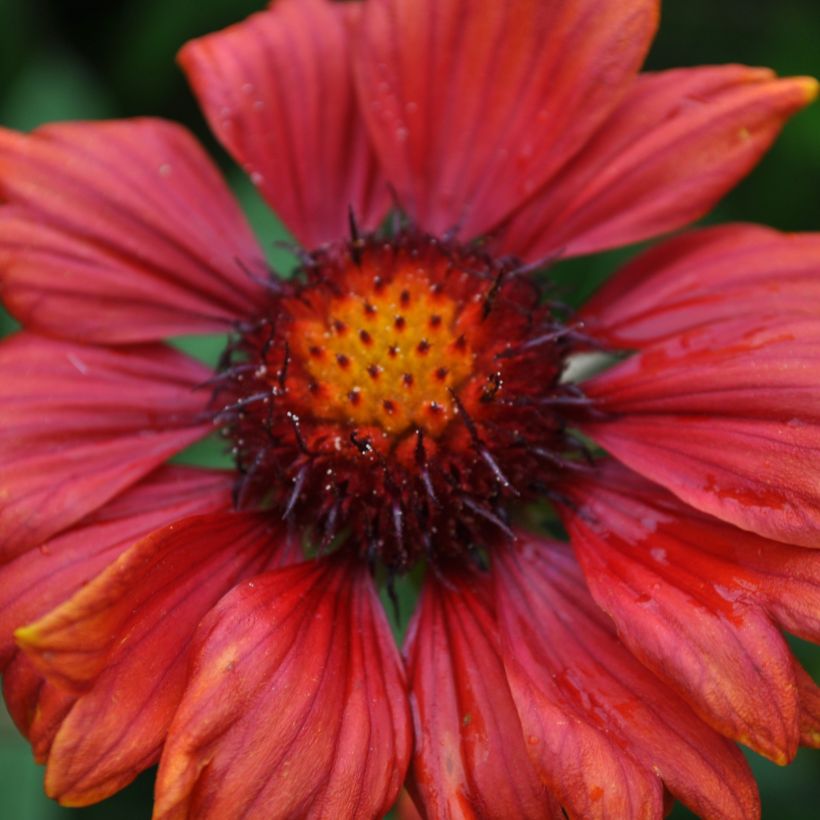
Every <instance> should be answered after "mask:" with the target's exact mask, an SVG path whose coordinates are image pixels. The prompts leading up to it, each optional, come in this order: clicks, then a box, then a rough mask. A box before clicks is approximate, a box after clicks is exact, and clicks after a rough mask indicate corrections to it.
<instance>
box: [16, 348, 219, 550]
mask: <svg viewBox="0 0 820 820" xmlns="http://www.w3.org/2000/svg"><path fill="white" fill-rule="evenodd" d="M209 375H210V371H209V370H208V368H206V367H205V366H204V365H202V364H200V363H199V362H196V361H194V360H193V359H190V358H189V357H187V356H184V355H183V354H182V353H179V352H177V351H175V350H172V349H171V348H168V347H165V346H164V345H159V344H156V345H144V346H136V347H128V348H121V349H118V350H113V349H104V348H99V347H92V346H87V345H80V344H73V343H70V342H61V341H56V340H52V339H47V338H45V337H40V336H36V335H34V334H32V333H26V332H23V333H18V334H17V335H15V336H11V337H9V338H7V339H5V340H3V341H2V342H0V464H2V465H3V467H2V474H1V475H0V498H2V499H3V504H2V508H0V530H2V532H3V540H2V543H0V561H7V560H9V559H11V558H13V557H14V556H16V555H19V554H20V553H22V552H25V551H26V550H27V549H30V548H31V547H32V546H34V545H36V544H38V543H42V542H43V541H45V540H46V539H47V538H50V537H51V536H53V535H55V534H56V533H58V532H60V531H61V530H63V529H65V528H66V527H69V526H71V525H72V524H74V523H76V522H77V521H79V520H81V519H82V518H84V517H85V516H86V515H88V514H90V513H92V512H93V511H94V510H95V509H97V508H98V507H100V506H102V505H103V504H104V503H105V502H106V501H108V500H109V499H111V498H113V497H114V496H116V495H117V494H118V493H120V492H121V491H122V490H124V489H125V488H126V487H129V486H130V485H132V484H134V483H135V482H136V481H138V480H139V479H140V478H142V477H143V476H144V475H147V474H148V473H149V472H151V470H153V469H154V468H155V467H157V466H158V465H159V464H161V463H162V462H163V461H165V460H166V459H167V458H168V457H170V456H172V455H174V454H175V453H177V452H179V451H180V450H182V449H184V448H185V447H187V446H188V445H189V444H191V443H193V442H194V441H196V440H197V439H199V438H202V437H203V436H204V435H206V434H207V433H208V432H210V430H211V427H212V426H211V424H210V423H206V421H205V419H204V418H203V414H204V411H205V407H206V404H207V401H208V398H209V395H208V391H197V392H194V388H195V387H196V386H197V385H198V384H200V383H202V382H203V381H204V380H205V379H207V378H208V377H209Z"/></svg>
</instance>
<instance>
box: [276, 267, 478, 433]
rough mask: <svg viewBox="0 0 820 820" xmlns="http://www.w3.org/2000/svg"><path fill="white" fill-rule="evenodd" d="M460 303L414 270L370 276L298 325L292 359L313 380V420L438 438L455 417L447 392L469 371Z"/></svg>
mask: <svg viewBox="0 0 820 820" xmlns="http://www.w3.org/2000/svg"><path fill="white" fill-rule="evenodd" d="M462 318H463V317H462V316H461V315H460V311H459V306H458V305H457V304H456V302H455V301H454V300H453V299H452V298H450V297H449V296H447V295H445V294H444V293H442V292H441V289H440V288H437V287H436V285H435V283H431V282H430V280H429V278H428V275H427V272H426V271H425V270H424V269H423V268H418V266H415V267H414V266H412V265H410V264H407V265H403V266H401V267H400V268H399V270H397V271H395V272H394V277H393V279H392V281H390V282H385V281H384V279H382V278H380V277H379V276H378V275H375V276H373V277H372V278H371V280H370V281H367V282H366V283H365V286H364V287H363V288H361V290H357V291H356V292H351V293H348V294H345V295H343V296H339V297H336V298H333V299H331V300H330V301H329V302H328V304H327V312H326V314H325V315H324V316H317V317H314V318H308V319H304V320H302V321H301V322H298V323H297V324H296V326H295V327H294V329H293V330H292V331H291V333H290V337H291V339H292V342H291V344H292V347H293V350H294V354H295V355H297V356H299V357H301V359H302V360H303V361H304V363H305V369H306V371H307V372H308V373H309V374H310V376H311V378H312V379H313V380H314V384H315V388H314V392H313V398H312V400H311V402H310V407H309V410H310V413H311V414H312V416H313V417H314V418H317V419H327V420H336V421H339V422H347V423H350V424H353V425H378V426H379V427H381V428H382V429H383V430H385V431H386V432H388V433H393V434H397V433H401V432H403V431H405V430H408V429H409V428H411V427H412V428H415V429H419V430H423V431H424V432H426V433H428V434H430V435H433V436H435V435H437V434H439V433H440V432H441V431H442V430H443V429H444V428H445V427H446V426H447V424H448V423H449V422H450V421H451V420H452V418H453V416H454V415H455V413H456V405H455V403H454V400H453V393H454V392H455V391H457V390H458V389H459V387H461V385H462V384H463V383H464V381H465V380H466V379H467V378H468V377H469V376H470V375H471V373H472V370H473V359H474V355H473V352H472V350H471V349H470V345H469V343H468V342H467V339H466V336H465V335H464V334H463V333H462V332H461V328H460V320H461V319H462Z"/></svg>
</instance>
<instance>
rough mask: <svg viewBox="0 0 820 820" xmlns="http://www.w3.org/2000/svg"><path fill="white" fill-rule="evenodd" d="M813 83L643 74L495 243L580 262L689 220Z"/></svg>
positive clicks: (744, 73) (692, 72)
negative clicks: (586, 256)
mask: <svg viewBox="0 0 820 820" xmlns="http://www.w3.org/2000/svg"><path fill="white" fill-rule="evenodd" d="M814 85H815V84H814V83H813V81H812V80H810V79H808V78H805V77H796V78H788V79H777V78H776V77H775V76H774V74H772V72H771V71H768V70H767V69H758V68H747V67H745V66H736V65H727V66H717V67H703V68H686V69H675V70H672V71H664V72H660V73H658V74H643V75H641V76H640V77H639V78H638V80H637V82H636V83H635V84H634V85H633V87H632V88H631V90H630V92H629V93H628V94H627V96H626V97H625V99H624V100H623V102H622V103H621V104H620V106H619V107H618V108H617V109H616V110H615V111H614V112H613V113H612V115H611V116H610V117H609V118H608V119H607V120H606V121H605V122H604V123H603V124H602V126H601V128H600V129H599V131H598V132H597V133H596V135H595V136H594V137H593V139H592V140H591V141H590V142H589V143H587V144H586V145H585V146H584V148H583V149H582V150H581V151H580V152H579V154H578V155H577V157H576V158H575V159H574V160H573V162H572V163H570V164H569V165H568V166H567V167H566V169H565V170H564V171H563V172H562V173H561V174H560V175H558V176H557V177H556V178H555V179H554V180H552V181H550V183H549V184H548V185H546V186H544V188H543V189H542V190H541V191H539V192H538V193H537V194H536V195H535V196H533V197H532V199H531V200H530V201H529V202H528V203H527V204H526V205H525V206H524V207H523V208H521V210H520V211H519V212H518V213H516V214H515V215H514V216H513V217H512V218H511V219H510V220H509V222H508V223H507V224H506V225H505V226H504V227H503V229H502V230H501V232H500V235H499V237H498V240H497V242H496V245H497V246H498V247H499V248H500V249H502V250H504V251H506V252H507V253H515V254H516V255H518V256H520V257H522V258H524V259H527V260H537V259H542V258H545V257H550V256H553V255H556V254H560V255H562V256H576V255H579V254H585V253H592V252H595V251H600V250H604V249H606V248H612V247H618V246H622V245H627V244H630V243H633V242H637V241H639V240H642V239H647V238H649V237H651V236H657V235H658V234H661V233H665V232H668V231H672V230H674V229H676V228H680V227H682V226H683V225H686V224H688V223H690V222H693V221H694V220H695V219H698V218H699V217H701V216H702V215H703V214H705V213H706V212H707V211H708V210H709V209H710V208H711V207H712V206H713V205H714V204H715V202H717V200H718V199H719V198H720V197H721V196H723V194H725V193H726V192H727V191H728V190H729V189H730V188H732V187H733V186H734V185H735V184H736V183H737V182H738V181H739V180H740V179H742V178H743V177H744V176H746V174H747V173H748V172H749V171H750V170H751V169H752V168H753V167H754V166H755V165H756V164H757V162H758V161H759V160H760V158H761V157H762V156H763V154H764V153H765V152H766V150H767V149H768V148H769V146H770V145H771V144H772V142H773V141H774V139H775V138H776V137H777V135H778V134H779V133H780V129H781V128H782V127H783V125H784V123H785V122H786V121H787V120H788V118H789V117H791V116H792V115H793V114H795V113H796V112H797V111H799V110H800V109H801V108H803V107H804V106H806V105H807V104H808V103H809V102H811V100H812V99H813V92H812V89H813V88H814Z"/></svg>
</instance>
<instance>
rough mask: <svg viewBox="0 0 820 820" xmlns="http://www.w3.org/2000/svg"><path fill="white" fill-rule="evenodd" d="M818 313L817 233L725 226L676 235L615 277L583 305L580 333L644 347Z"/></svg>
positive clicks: (819, 262) (819, 250)
mask: <svg viewBox="0 0 820 820" xmlns="http://www.w3.org/2000/svg"><path fill="white" fill-rule="evenodd" d="M819 313H820V234H784V233H780V232H779V231H775V230H772V229H771V228H764V227H761V226H758V225H724V226H720V227H716V228H705V229H704V230H699V231H692V232H690V233H686V234H683V235H682V236H677V237H674V238H673V239H670V240H668V241H666V242H662V243H661V244H660V245H657V246H655V247H654V248H651V249H650V250H649V251H647V252H646V253H643V254H641V255H640V256H639V257H638V258H637V259H635V260H634V261H633V262H631V263H630V264H628V265H627V266H626V267H625V268H623V269H622V270H621V271H619V272H618V273H616V274H615V275H614V276H613V277H612V278H611V279H610V280H609V281H608V282H607V283H606V284H605V285H604V287H602V288H601V289H600V290H599V291H598V292H597V293H596V294H595V295H594V296H593V298H592V299H591V300H590V301H589V302H588V303H587V304H586V305H585V306H584V308H583V311H582V313H581V318H582V320H583V321H584V330H585V332H587V333H589V334H591V335H593V336H595V337H596V338H598V339H600V340H601V341H603V342H605V343H607V344H610V345H614V346H615V347H625V348H632V349H637V348H642V347H646V346H648V345H649V344H652V343H654V342H658V341H661V340H663V339H667V338H669V337H671V336H677V335H678V334H680V333H683V332H686V331H689V330H692V329H694V328H697V327H700V326H704V325H713V326H716V325H718V324H719V323H720V322H723V321H726V320H729V319H733V318H735V317H737V316H738V315H742V316H744V317H746V318H747V319H748V320H749V321H751V319H752V317H755V316H756V317H760V318H767V317H773V316H778V317H781V318H785V317H789V318H809V317H813V316H817V315H818V314H819Z"/></svg>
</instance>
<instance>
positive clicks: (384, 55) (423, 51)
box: [356, 0, 657, 238]
mask: <svg viewBox="0 0 820 820" xmlns="http://www.w3.org/2000/svg"><path fill="white" fill-rule="evenodd" d="M656 22H657V3H655V2H654V0H623V1H622V2H619V3H601V2H599V0H555V2H550V3H544V2H543V1H542V0H519V1H518V2H516V3H509V2H502V3H499V2H497V0H469V2H468V0H416V1H415V2H405V1H404V0H383V1H382V2H372V3H366V4H365V8H364V14H363V27H362V32H361V34H360V38H361V39H360V40H358V41H357V46H358V47H357V49H356V57H357V69H358V71H357V79H358V80H359V97H360V99H361V105H362V111H363V114H364V116H365V118H366V119H367V122H368V125H369V127H370V130H371V133H372V135H373V140H374V143H375V144H376V147H377V149H378V151H379V155H380V157H381V159H382V162H383V165H384V167H385V170H386V173H387V176H388V178H389V179H390V181H391V182H392V183H393V185H395V187H396V190H397V191H398V194H399V196H400V198H401V201H402V204H403V205H404V206H405V207H406V208H407V209H408V211H409V213H410V215H411V216H412V218H413V220H414V221H415V222H416V223H417V224H419V225H420V226H421V227H422V228H424V229H425V230H428V231H431V232H433V233H439V234H440V233H444V232H446V231H448V230H451V229H452V228H454V227H456V226H457V227H458V228H459V229H460V231H461V234H462V236H464V237H465V238H471V237H474V236H476V235H478V234H480V233H483V232H484V231H486V230H487V229H488V228H490V227H492V226H493V225H494V224H496V223H497V222H498V221H499V220H501V219H502V218H504V217H505V216H507V215H508V214H509V213H510V212H511V211H512V210H513V209H514V208H516V207H518V205H519V204H521V203H522V202H523V201H524V200H525V198H527V197H528V196H529V195H530V194H532V193H533V192H534V191H535V190H536V189H537V188H538V187H539V186H541V185H542V184H544V183H545V182H546V181H547V180H548V179H550V178H551V177H552V176H553V175H554V174H555V173H556V172H557V171H558V170H559V169H560V168H561V166H563V165H564V164H565V163H566V162H567V161H568V160H569V159H570V157H572V156H573V155H574V154H575V153H576V152H577V151H578V150H579V148H581V146H583V144H584V143H585V142H586V140H587V139H588V138H589V137H590V135H591V134H592V133H593V131H594V130H595V129H596V128H597V126H598V125H599V124H600V123H601V122H602V121H603V119H604V118H605V117H606V116H607V115H608V114H609V113H610V111H611V110H612V109H613V107H614V106H615V105H616V104H617V103H618V100H619V99H620V97H621V96H622V94H623V93H624V92H625V91H626V89H627V87H628V85H629V83H630V82H631V81H632V79H633V77H634V76H635V73H636V72H637V69H638V68H639V66H640V64H641V62H642V60H643V57H644V54H645V53H646V50H647V48H648V46H649V42H650V39H651V37H652V34H653V33H654V30H655V26H656Z"/></svg>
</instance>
